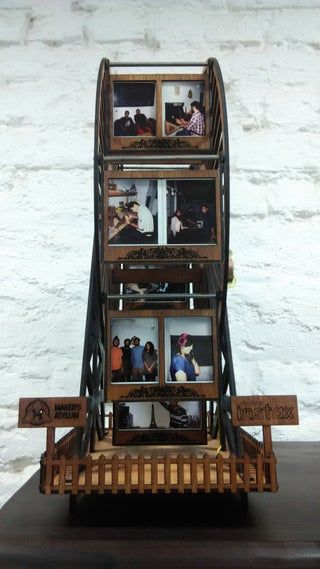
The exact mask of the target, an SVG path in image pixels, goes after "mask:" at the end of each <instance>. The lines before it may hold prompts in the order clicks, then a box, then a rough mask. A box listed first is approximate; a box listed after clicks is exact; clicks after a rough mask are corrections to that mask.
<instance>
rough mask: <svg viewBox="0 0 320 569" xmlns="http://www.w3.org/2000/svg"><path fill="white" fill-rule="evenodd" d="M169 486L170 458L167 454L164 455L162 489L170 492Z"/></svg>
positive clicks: (167, 492)
mask: <svg viewBox="0 0 320 569" xmlns="http://www.w3.org/2000/svg"><path fill="white" fill-rule="evenodd" d="M170 487H171V459H170V456H169V455H168V454H166V455H165V457H164V491H165V493H166V494H170Z"/></svg>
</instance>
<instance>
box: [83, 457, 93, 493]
mask: <svg viewBox="0 0 320 569" xmlns="http://www.w3.org/2000/svg"><path fill="white" fill-rule="evenodd" d="M85 477H86V480H85V487H84V491H85V493H86V494H90V493H91V490H92V458H91V456H90V455H89V456H87V457H86V471H85Z"/></svg>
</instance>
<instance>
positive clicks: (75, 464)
mask: <svg viewBox="0 0 320 569" xmlns="http://www.w3.org/2000/svg"><path fill="white" fill-rule="evenodd" d="M78 489H79V458H78V456H74V457H73V460H72V489H71V494H73V495H76V494H78Z"/></svg>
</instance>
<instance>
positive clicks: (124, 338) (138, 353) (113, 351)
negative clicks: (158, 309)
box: [110, 316, 214, 383]
mask: <svg viewBox="0 0 320 569" xmlns="http://www.w3.org/2000/svg"><path fill="white" fill-rule="evenodd" d="M164 322H165V326H164V329H165V338H164V366H165V381H166V382H167V383H171V382H176V383H187V382H203V383H206V382H207V383H208V382H213V381H214V366H213V347H212V321H211V318H210V317H202V316H201V317H200V316H199V317H186V316H181V317H166V318H165V319H164ZM158 325H159V324H158V319H157V318H144V317H142V318H139V317H137V318H134V317H133V318H112V320H111V336H112V342H111V347H110V367H111V381H112V383H117V382H133V383H141V382H155V381H158V367H159V349H158V345H159V335H158V334H159V333H158ZM128 330H130V331H135V333H136V335H134V336H132V337H131V338H130V337H129V335H128ZM138 334H139V336H138Z"/></svg>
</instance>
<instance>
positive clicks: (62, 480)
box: [59, 456, 66, 494]
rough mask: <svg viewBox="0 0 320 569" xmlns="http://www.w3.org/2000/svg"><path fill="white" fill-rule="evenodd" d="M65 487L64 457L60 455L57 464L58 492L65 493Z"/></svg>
mask: <svg viewBox="0 0 320 569" xmlns="http://www.w3.org/2000/svg"><path fill="white" fill-rule="evenodd" d="M65 487H66V457H65V456H62V457H61V458H60V464H59V494H64V493H65Z"/></svg>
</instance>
